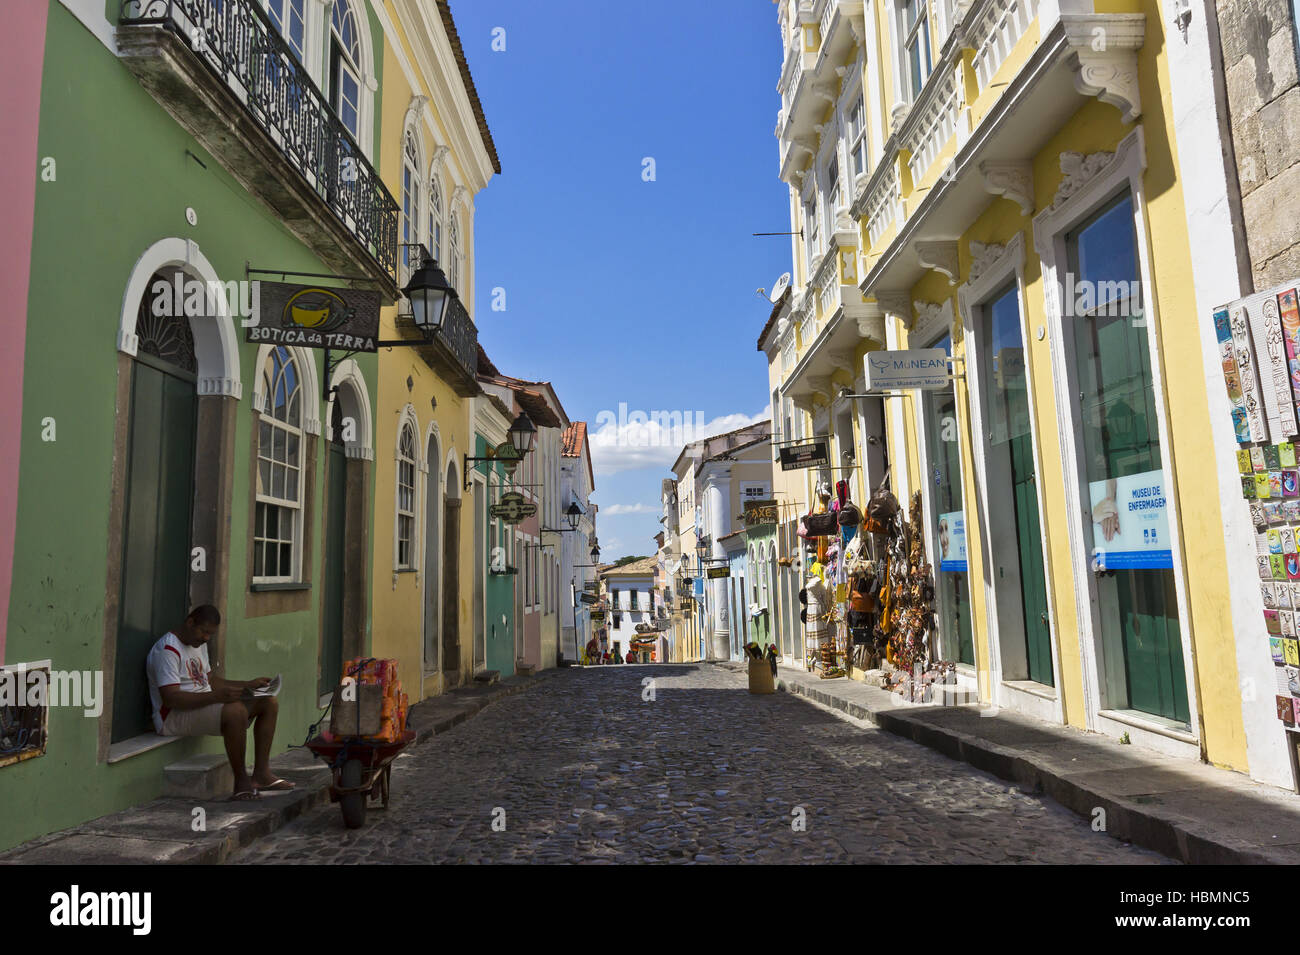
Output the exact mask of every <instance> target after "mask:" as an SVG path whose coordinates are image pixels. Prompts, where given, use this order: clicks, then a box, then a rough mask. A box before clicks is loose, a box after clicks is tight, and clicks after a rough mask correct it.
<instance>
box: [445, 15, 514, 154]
mask: <svg viewBox="0 0 1300 955" xmlns="http://www.w3.org/2000/svg"><path fill="white" fill-rule="evenodd" d="M438 12H439V13H440V14H442V26H443V29H444V30H446V31H447V39H448V41H449V42H450V43H451V52H452V53H453V54H455V56H456V65H457V66H458V67H460V78H461V81H462V82H463V83H464V84H465V93H466V95H467V96H469V104H470V106H472V107H473V108H474V118H475V119H477V120H478V132H479V135H480V136H481V137H483V148H484V149H486V150H487V154H488V158H490V159H491V160H492V171H493V172H495V173H496V174H497V175H500V174H501V160H500V159H498V158H497V147H496V143H494V142H493V141H492V131H491V130H490V129H488V124H487V117H486V116H484V115H483V104H482V103H481V102H479V98H478V90H477V89H475V88H474V77H472V76H470V73H469V63H468V62H467V61H466V60H465V49H464V47H462V46H461V45H460V34H459V33H457V32H456V21H455V20H453V19H452V16H451V4H450V2H448V0H438Z"/></svg>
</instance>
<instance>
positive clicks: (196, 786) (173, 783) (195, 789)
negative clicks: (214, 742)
mask: <svg viewBox="0 0 1300 955" xmlns="http://www.w3.org/2000/svg"><path fill="white" fill-rule="evenodd" d="M234 788H235V774H234V773H233V772H231V771H230V761H229V760H228V759H226V757H225V754H224V753H199V754H198V755H196V756H187V757H186V758H185V759H180V760H177V761H176V762H174V763H171V764H170V765H167V766H164V767H163V795H164V796H176V797H177V798H180V799H221V798H225V797H227V796H229V795H230V794H231V792H233V791H234Z"/></svg>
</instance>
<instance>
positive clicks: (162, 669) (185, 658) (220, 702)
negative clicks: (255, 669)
mask: <svg viewBox="0 0 1300 955" xmlns="http://www.w3.org/2000/svg"><path fill="white" fill-rule="evenodd" d="M220 625H221V614H220V612H219V611H218V610H217V608H216V607H213V606H212V605H211V604H204V605H202V606H200V607H195V608H194V609H193V610H191V611H190V613H189V616H187V617H186V618H185V621H184V623H182V624H181V626H180V627H179V628H178V629H177V630H175V631H169V632H168V633H165V634H163V636H162V638H161V639H160V640H159V641H158V642H157V643H155V644H154V645H153V649H152V650H150V651H149V657H148V660H147V661H146V667H147V668H148V671H149V699H150V700H151V702H152V703H153V724H154V729H155V730H157V731H158V734H159V735H160V736H220V737H223V738H224V739H225V742H226V758H227V759H229V760H230V768H231V769H232V770H233V771H234V774H235V793H234V796H233V798H234V799H239V800H244V799H256V798H257V797H258V791H259V790H270V791H284V790H289V789H293V783H291V782H287V781H286V780H283V779H277V778H276V777H275V774H273V773H272V772H271V763H270V756H271V740H272V739H274V738H275V717H276V714H277V713H278V712H279V703H278V701H277V700H276V698H275V697H274V696H255V695H254V694H253V691H254V690H257V689H260V688H261V687H264V686H267V685H269V684H270V683H271V680H270V679H269V678H267V677H259V678H257V679H256V680H225V679H222V678H221V677H219V676H213V675H212V667H211V666H210V665H209V663H208V641H209V640H211V639H212V638H213V636H215V635H216V632H217V628H218V627H219V626H220ZM250 724H251V725H252V726H253V775H252V776H251V777H250V776H249V775H248V771H247V770H246V769H245V767H244V752H245V746H246V743H247V738H248V727H249V725H250Z"/></svg>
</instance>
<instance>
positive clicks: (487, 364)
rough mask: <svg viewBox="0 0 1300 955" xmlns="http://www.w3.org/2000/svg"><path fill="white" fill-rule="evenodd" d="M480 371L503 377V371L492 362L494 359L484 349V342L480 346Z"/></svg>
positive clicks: (481, 373) (482, 373)
mask: <svg viewBox="0 0 1300 955" xmlns="http://www.w3.org/2000/svg"><path fill="white" fill-rule="evenodd" d="M478 373H479V374H480V375H492V376H493V377H496V378H499V377H501V372H500V370H499V369H498V368H497V366H496V365H494V364H492V359H491V358H489V357H488V355H487V352H485V351H484V350H483V345H482V343H479V346H478Z"/></svg>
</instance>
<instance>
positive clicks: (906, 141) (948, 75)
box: [899, 64, 961, 184]
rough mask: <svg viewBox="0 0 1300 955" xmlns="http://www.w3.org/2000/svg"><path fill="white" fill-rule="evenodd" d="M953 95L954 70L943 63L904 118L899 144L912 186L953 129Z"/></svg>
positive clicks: (955, 118) (958, 106)
mask: <svg viewBox="0 0 1300 955" xmlns="http://www.w3.org/2000/svg"><path fill="white" fill-rule="evenodd" d="M957 93H958V91H957V71H956V70H954V69H952V68H950V67H949V66H948V65H947V64H943V65H942V66H941V68H940V69H939V70H937V71H936V75H935V76H932V77H931V78H930V82H929V83H927V84H926V86H925V89H924V90H922V91H921V95H920V97H919V98H918V99H917V101H916V105H914V106H913V107H912V112H911V113H910V114H909V115H908V117H907V120H906V122H905V128H904V129H903V131H902V135H901V137H900V141H899V145H900V146H901V147H902V148H903V149H906V150H907V151H908V152H909V154H910V158H909V159H908V161H907V165H908V168H909V169H910V170H911V173H912V182H913V183H914V184H919V183H920V182H921V178H922V177H923V176H924V175H925V172H926V170H927V169H929V168H930V164H931V163H933V162H934V160H935V157H936V156H938V155H939V153H940V152H941V151H942V150H943V147H944V146H945V145H946V144H947V143H948V141H949V140H950V139H951V138H952V135H953V133H954V132H956V130H957V123H958V122H959V116H958V113H959V112H960V110H961V98H960V97H959V96H958V95H957Z"/></svg>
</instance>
